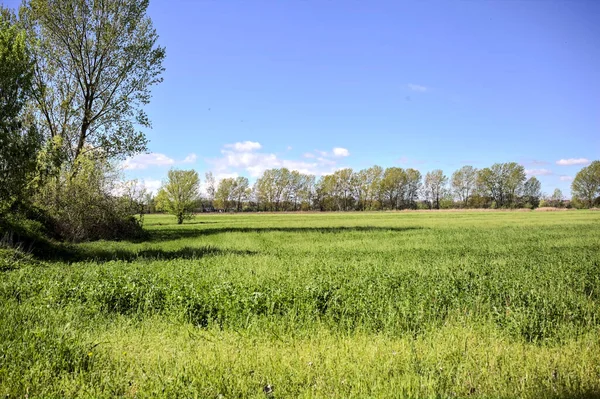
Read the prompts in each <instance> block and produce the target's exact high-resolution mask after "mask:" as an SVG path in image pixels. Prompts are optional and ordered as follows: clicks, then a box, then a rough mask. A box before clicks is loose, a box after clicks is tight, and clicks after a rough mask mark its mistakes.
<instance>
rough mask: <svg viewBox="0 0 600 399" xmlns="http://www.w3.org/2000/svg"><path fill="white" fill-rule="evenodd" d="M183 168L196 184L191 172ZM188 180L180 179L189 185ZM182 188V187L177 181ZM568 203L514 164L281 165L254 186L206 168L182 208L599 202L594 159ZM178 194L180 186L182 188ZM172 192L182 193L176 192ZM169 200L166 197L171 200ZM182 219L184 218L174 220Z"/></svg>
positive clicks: (599, 173)
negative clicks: (202, 183) (330, 169)
mask: <svg viewBox="0 0 600 399" xmlns="http://www.w3.org/2000/svg"><path fill="white" fill-rule="evenodd" d="M173 172H174V171H171V172H170V174H169V177H170V179H169V182H167V184H165V185H164V187H163V189H161V191H160V192H159V195H158V196H157V199H159V200H160V201H158V202H157V203H159V204H162V205H159V207H158V208H159V209H163V210H167V211H168V210H169V209H170V208H173V207H174V206H173V205H165V204H168V203H169V202H168V201H167V202H165V201H164V198H165V197H166V196H167V193H168V192H171V191H173V188H172V187H171V186H170V181H171V180H172V179H171V174H172V173H173ZM177 172H179V173H185V174H187V176H188V179H189V181H190V182H194V184H195V185H196V186H199V178H198V175H197V173H196V172H194V171H177ZM190 184H191V183H187V186H190ZM182 187H183V186H182ZM571 189H572V192H573V201H571V202H565V201H564V197H563V195H562V192H561V191H560V190H559V189H556V190H555V191H554V193H553V194H552V196H545V195H544V194H542V187H541V183H540V181H539V180H538V179H537V178H536V177H530V178H529V179H527V178H526V175H525V169H524V167H523V166H522V165H519V164H517V163H516V162H507V163H497V164H494V165H492V166H490V167H488V168H483V169H476V168H474V167H473V166H463V167H462V168H460V169H458V170H457V171H455V172H454V173H453V174H452V175H451V176H450V177H448V176H446V175H445V174H444V172H443V171H442V170H439V169H438V170H433V171H431V172H428V173H427V174H426V175H425V176H422V174H421V172H419V171H418V170H416V169H412V168H408V169H403V168H399V167H389V168H386V169H384V168H382V167H381V166H373V167H370V168H368V169H362V170H360V171H354V170H352V169H350V168H346V169H340V170H338V171H336V172H334V173H333V174H330V175H325V176H322V177H320V178H319V179H317V178H316V177H315V176H314V175H310V174H303V173H300V172H298V171H294V170H289V169H286V168H280V169H269V170H266V171H265V172H264V173H263V175H262V176H261V177H259V178H258V179H257V180H256V182H255V183H254V185H253V186H251V185H250V183H249V181H248V179H247V178H245V177H237V178H226V179H222V180H221V181H220V182H218V183H217V181H216V179H215V177H214V175H213V174H212V173H211V172H208V173H206V193H207V195H206V197H205V198H202V199H200V197H199V196H198V194H197V191H196V192H195V193H193V192H190V191H189V190H187V192H188V193H189V195H190V197H189V198H188V199H187V200H186V201H187V203H188V208H187V209H188V212H191V211H192V210H193V209H194V208H195V209H196V210H199V209H200V208H201V209H202V210H205V211H206V210H208V211H225V212H231V211H236V212H241V211H272V212H277V211H300V210H301V211H363V210H402V209H449V208H529V209H532V208H536V207H539V206H540V205H541V206H555V207H561V206H572V205H573V204H574V205H575V206H577V207H593V206H595V205H597V204H598V203H599V202H600V198H599V197H600V161H595V162H592V163H591V164H590V165H589V166H587V167H585V168H583V169H582V170H581V171H580V172H579V173H578V174H577V176H576V177H575V179H574V181H573V184H572V187H571ZM184 191H185V190H184ZM178 192H181V190H179V191H178ZM173 201H174V200H172V201H171V202H173ZM180 220H183V219H180Z"/></svg>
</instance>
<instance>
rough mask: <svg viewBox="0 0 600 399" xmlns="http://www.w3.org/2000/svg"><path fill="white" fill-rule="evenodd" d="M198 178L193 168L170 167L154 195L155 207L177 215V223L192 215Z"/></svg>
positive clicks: (198, 187)
mask: <svg viewBox="0 0 600 399" xmlns="http://www.w3.org/2000/svg"><path fill="white" fill-rule="evenodd" d="M199 190H200V178H199V177H198V172H196V171H195V170H175V169H171V170H170V171H169V174H168V180H167V182H166V183H165V184H163V186H162V187H161V189H160V191H159V192H158V194H157V196H156V209H157V210H159V211H165V212H168V213H170V214H171V215H174V216H175V217H177V223H178V224H182V223H183V221H184V220H186V219H191V218H192V217H193V213H192V212H193V210H194V207H195V206H196V204H197V201H198V199H199V196H200V194H199Z"/></svg>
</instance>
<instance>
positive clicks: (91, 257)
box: [72, 246, 258, 262]
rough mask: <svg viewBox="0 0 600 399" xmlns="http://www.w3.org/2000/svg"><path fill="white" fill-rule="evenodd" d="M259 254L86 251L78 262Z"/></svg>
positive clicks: (208, 248) (209, 248)
mask: <svg viewBox="0 0 600 399" xmlns="http://www.w3.org/2000/svg"><path fill="white" fill-rule="evenodd" d="M257 253H258V252H256V251H249V250H235V249H221V248H217V247H213V246H203V247H183V248H179V249H175V250H164V249H160V248H151V249H142V250H139V251H136V250H122V249H117V250H103V249H95V248H94V249H86V250H79V251H77V253H76V256H75V259H72V260H76V261H96V262H107V261H111V260H123V261H138V260H172V259H200V258H203V257H205V256H223V255H256V254H257Z"/></svg>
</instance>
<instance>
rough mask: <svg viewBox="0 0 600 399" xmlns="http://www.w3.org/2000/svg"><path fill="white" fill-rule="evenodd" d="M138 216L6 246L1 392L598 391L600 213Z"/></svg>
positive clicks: (576, 394) (377, 394) (0, 277)
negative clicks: (134, 221)
mask: <svg viewBox="0 0 600 399" xmlns="http://www.w3.org/2000/svg"><path fill="white" fill-rule="evenodd" d="M145 228H146V229H147V230H148V237H147V239H145V240H143V241H139V242H126V241H121V242H113V241H101V242H92V243H85V244H78V245H74V246H72V247H71V248H69V249H68V250H61V251H55V252H52V253H50V252H49V253H48V254H47V255H46V256H41V257H40V256H37V257H35V256H33V255H23V256H21V255H14V254H13V253H10V252H7V251H4V252H3V253H2V254H0V302H1V304H2V306H1V307H0V396H1V397H8V398H12V397H15V398H16V397H21V398H22V397H28V398H34V397H44V398H45V397H57V398H58V397H60V398H62V397H106V398H112V397H139V398H144V397H165V398H175V397H182V398H246V397H256V398H261V397H262V398H265V397H271V398H296V397H303V398H312V397H315V398H318V397H345V398H347V397H357V398H368V397H372V398H386V397H389V398H397V397H419V398H423V397H432V398H446V397H498V398H500V397H502V398H513V397H524V398H543V397H556V398H559V397H561V398H564V397H567V398H588V397H589V398H593V397H600V212H593V211H570V212H398V213H326V214H318V213H315V214H247V215H245V214H235V215H199V216H198V217H196V218H195V219H193V220H192V221H190V222H187V223H184V224H183V225H177V224H175V218H174V217H170V216H163V215H153V216H147V217H146V220H145ZM267 385H270V386H271V387H272V391H269V390H268V389H267V391H268V392H267V393H265V387H266V386H267Z"/></svg>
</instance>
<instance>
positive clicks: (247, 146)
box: [225, 141, 262, 152]
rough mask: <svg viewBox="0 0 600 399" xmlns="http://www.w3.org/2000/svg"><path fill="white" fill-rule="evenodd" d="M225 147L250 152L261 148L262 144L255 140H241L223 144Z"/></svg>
mask: <svg viewBox="0 0 600 399" xmlns="http://www.w3.org/2000/svg"><path fill="white" fill-rule="evenodd" d="M225 148H229V149H231V150H233V151H236V152H250V151H255V150H260V149H261V148H262V145H260V143H259V142H256V141H243V142H237V143H233V144H225Z"/></svg>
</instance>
